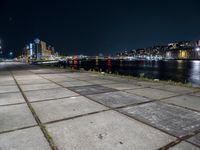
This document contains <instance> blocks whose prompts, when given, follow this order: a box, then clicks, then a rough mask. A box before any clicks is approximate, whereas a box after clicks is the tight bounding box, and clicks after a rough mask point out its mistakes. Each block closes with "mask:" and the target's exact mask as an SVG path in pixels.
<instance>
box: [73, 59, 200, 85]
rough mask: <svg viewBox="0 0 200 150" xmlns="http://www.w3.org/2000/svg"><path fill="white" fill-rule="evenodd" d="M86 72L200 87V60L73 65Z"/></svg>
mask: <svg viewBox="0 0 200 150" xmlns="http://www.w3.org/2000/svg"><path fill="white" fill-rule="evenodd" d="M72 66H73V67H76V68H84V69H85V70H90V69H92V70H96V71H102V72H111V73H115V74H121V75H131V76H136V77H141V76H142V77H146V78H150V79H159V80H172V81H176V82H182V83H192V84H193V85H198V86H200V60H198V61H197V60H195V61H189V60H168V61H167V60H166V61H145V60H136V61H121V60H98V61H96V60H87V61H86V60H85V61H78V62H77V64H76V63H75V65H72Z"/></svg>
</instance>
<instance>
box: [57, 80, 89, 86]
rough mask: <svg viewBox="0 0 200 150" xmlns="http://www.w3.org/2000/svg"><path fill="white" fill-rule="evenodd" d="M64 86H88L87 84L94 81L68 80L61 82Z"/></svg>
mask: <svg viewBox="0 0 200 150" xmlns="http://www.w3.org/2000/svg"><path fill="white" fill-rule="evenodd" d="M59 84H61V85H62V86H64V87H74V86H86V85H92V84H93V83H89V82H86V81H70V82H69V81H68V82H62V83H59Z"/></svg>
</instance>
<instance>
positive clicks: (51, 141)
mask: <svg viewBox="0 0 200 150" xmlns="http://www.w3.org/2000/svg"><path fill="white" fill-rule="evenodd" d="M10 73H11V75H12V77H13V79H14V81H15V83H16V85H17V87H18V88H19V90H20V92H21V94H22V96H23V98H24V99H25V101H26V104H27V105H28V107H29V109H30V111H31V113H32V115H33V117H34V119H35V121H36V122H37V124H38V125H39V127H40V129H41V131H42V133H43V134H44V137H45V138H46V140H47V141H48V143H49V146H50V147H51V149H52V150H58V148H57V146H56V145H55V143H54V141H53V139H52V138H51V136H50V134H49V133H48V131H47V130H46V127H45V126H44V125H43V124H42V122H41V121H40V119H39V117H38V116H37V114H36V112H35V110H34V109H33V107H32V105H31V103H30V102H29V101H28V99H27V97H26V95H25V94H24V92H23V90H22V89H21V87H20V85H19V84H18V82H17V80H16V78H15V76H14V75H13V73H12V72H10Z"/></svg>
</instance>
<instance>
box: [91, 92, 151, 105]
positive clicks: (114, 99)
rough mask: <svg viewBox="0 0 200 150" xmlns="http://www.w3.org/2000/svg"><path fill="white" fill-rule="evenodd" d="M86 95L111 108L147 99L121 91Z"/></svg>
mask: <svg viewBox="0 0 200 150" xmlns="http://www.w3.org/2000/svg"><path fill="white" fill-rule="evenodd" d="M88 97H89V98H91V99H93V100H95V101H97V102H100V103H102V104H104V105H106V106H109V107H112V108H116V107H121V106H126V105H131V104H137V103H142V102H146V101H149V99H147V98H144V97H141V96H137V95H134V94H129V93H126V92H122V91H117V92H109V93H101V94H95V95H88Z"/></svg>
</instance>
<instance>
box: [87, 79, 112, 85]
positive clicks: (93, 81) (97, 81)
mask: <svg viewBox="0 0 200 150" xmlns="http://www.w3.org/2000/svg"><path fill="white" fill-rule="evenodd" d="M88 82H90V83H93V84H112V83H116V81H112V80H104V79H100V80H89V81H88Z"/></svg>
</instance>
